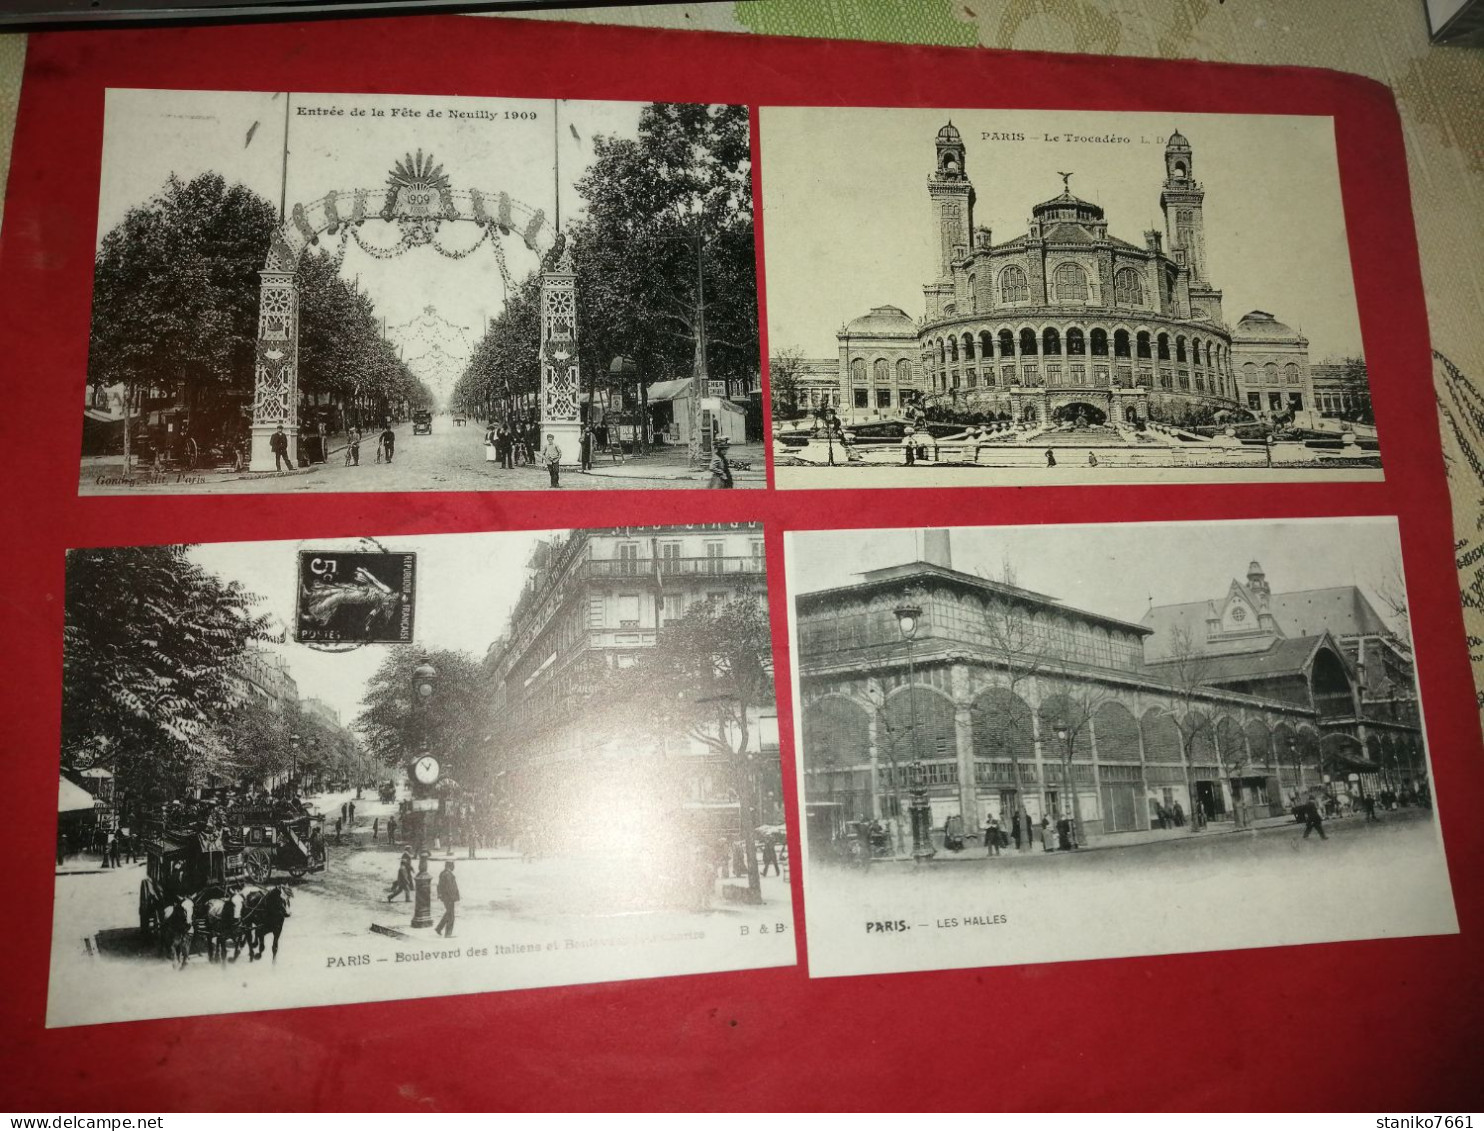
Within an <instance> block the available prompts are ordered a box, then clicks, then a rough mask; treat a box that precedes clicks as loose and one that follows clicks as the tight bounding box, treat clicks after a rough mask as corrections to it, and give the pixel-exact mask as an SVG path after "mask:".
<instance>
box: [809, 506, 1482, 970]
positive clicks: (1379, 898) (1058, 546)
mask: <svg viewBox="0 0 1484 1131" xmlns="http://www.w3.org/2000/svg"><path fill="white" fill-rule="evenodd" d="M786 551H787V561H788V583H789V593H790V599H791V602H792V604H791V616H792V634H793V641H794V657H795V659H794V673H795V686H794V695H795V700H794V701H795V703H796V704H797V708H796V711H795V716H794V717H795V720H796V724H797V742H796V744H795V745H796V750H797V762H796V765H797V771H798V772H797V780H798V782H799V783H800V789H801V791H802V796H801V798H800V802H799V808H800V811H801V813H802V814H803V818H804V828H803V846H804V858H805V868H804V892H805V901H804V906H805V913H806V916H807V927H808V937H809V968H810V972H811V973H812V974H816V975H845V974H866V973H883V972H888V971H897V970H925V969H938V968H950V967H965V966H995V965H1006V964H1016V963H1030V962H1051V961H1062V960H1070V959H1088V958H1112V957H1124V956H1130V955H1145V954H1165V953H1175V952H1181V951H1195V950H1224V949H1234V948H1243V947H1259V946H1279V945H1289V944H1296V943H1310V942H1333V941H1339V940H1347V939H1367V938H1379V937H1389V936H1401V935H1427V934H1447V933H1453V932H1455V931H1457V929H1458V927H1457V920H1456V918H1455V914H1454V909H1453V900H1452V895H1451V891H1450V888H1449V882H1448V873H1447V867H1446V864H1445V861H1444V856H1443V846H1442V839H1441V835H1440V832H1439V828H1438V823H1437V819H1436V815H1435V813H1434V808H1433V793H1432V785H1431V781H1432V779H1431V774H1430V772H1429V761H1428V751H1427V745H1426V742H1425V740H1424V728H1423V724H1422V707H1421V704H1420V703H1419V702H1418V695H1417V683H1416V679H1415V675H1414V670H1415V669H1414V657H1413V651H1412V642H1411V634H1410V628H1409V622H1408V618H1407V599H1406V589H1405V587H1404V584H1403V581H1402V576H1401V565H1400V563H1401V551H1400V542H1399V539H1398V535H1397V526H1396V523H1395V521H1394V520H1392V519H1389V518H1354V519H1319V520H1301V521H1285V522H1265V521H1263V522H1224V523H1170V524H1128V525H1121V526H1043V527H1000V528H960V529H953V530H944V529H930V530H872V531H844V530H842V531H811V532H807V533H795V534H790V535H789V536H788V541H787V546H786ZM1172 563H1176V564H1174V565H1172ZM1336 563H1344V564H1343V566H1340V565H1337V564H1336Z"/></svg>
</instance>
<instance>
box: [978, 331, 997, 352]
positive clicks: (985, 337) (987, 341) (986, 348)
mask: <svg viewBox="0 0 1484 1131" xmlns="http://www.w3.org/2000/svg"><path fill="white" fill-rule="evenodd" d="M979 356H980V357H993V356H994V335H993V334H991V333H990V332H989V331H988V330H981V331H979Z"/></svg>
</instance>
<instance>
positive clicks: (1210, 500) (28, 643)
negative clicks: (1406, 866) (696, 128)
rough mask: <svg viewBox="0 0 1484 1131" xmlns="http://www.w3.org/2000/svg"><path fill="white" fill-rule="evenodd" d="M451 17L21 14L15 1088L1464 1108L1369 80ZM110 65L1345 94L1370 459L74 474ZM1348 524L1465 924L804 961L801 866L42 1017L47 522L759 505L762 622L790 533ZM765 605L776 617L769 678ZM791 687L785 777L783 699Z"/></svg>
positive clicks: (1437, 596)
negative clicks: (630, 933)
mask: <svg viewBox="0 0 1484 1131" xmlns="http://www.w3.org/2000/svg"><path fill="white" fill-rule="evenodd" d="M454 19H455V18H427V19H423V18H418V19H402V20H396V21H383V20H366V21H351V22H334V23H330V22H324V23H305V24H296V25H266V24H259V25H253V26H246V27H231V28H225V27H223V28H195V29H171V30H158V29H156V30H150V31H133V30H131V31H116V32H76V33H60V34H49V35H38V36H35V37H33V38H32V40H31V43H30V48H29V58H28V62H27V72H26V83H25V87H24V89H23V92H22V98H21V108H20V116H19V122H18V126H17V132H16V145H15V157H14V166H13V169H12V172H11V178H10V186H9V190H8V196H7V199H6V208H5V216H4V228H3V245H0V256H3V258H0V311H3V312H4V323H3V326H0V357H3V358H4V368H5V373H6V380H5V391H6V394H7V401H8V403H7V405H6V411H5V418H4V423H3V425H0V427H3V428H4V439H3V448H0V450H3V452H4V454H5V456H6V459H5V466H6V468H7V470H8V482H7V483H6V485H5V490H6V496H7V498H6V501H7V511H8V521H7V524H6V525H7V528H8V529H9V530H10V532H11V537H12V539H13V541H12V543H11V553H10V557H9V559H8V561H9V565H8V567H7V573H8V575H9V576H10V579H11V580H10V581H9V582H8V583H7V585H6V593H7V596H8V598H9V599H8V601H7V602H6V604H7V606H8V611H9V623H8V625H7V631H6V633H5V638H6V645H5V647H6V652H7V657H6V659H7V662H6V665H5V666H6V672H7V674H6V675H5V677H4V678H3V679H0V696H3V699H0V710H3V717H4V719H5V721H6V731H7V732H8V737H7V741H6V743H5V747H6V753H7V755H8V756H9V757H8V760H7V765H6V773H5V778H4V781H5V787H6V797H7V800H8V801H9V804H7V805H6V806H5V813H6V817H7V820H6V833H7V836H6V845H7V850H8V851H7V855H8V856H9V857H10V861H11V862H10V864H9V865H8V866H7V867H6V868H5V876H6V878H7V880H8V883H7V884H6V888H5V892H6V895H7V897H8V898H7V899H6V901H5V906H6V909H7V914H6V916H5V927H4V930H3V931H0V948H3V950H0V970H3V972H4V973H3V977H4V980H5V981H4V993H3V994H0V1062H3V1063H4V1064H6V1065H7V1066H8V1068H7V1069H6V1070H5V1071H4V1072H3V1073H0V1107H10V1108H14V1109H21V1110H52V1109H58V1108H60V1109H62V1110H74V1111H80V1110H109V1109H112V1110H127V1109H136V1110H140V1111H148V1110H152V1109H153V1110H208V1109H213V1108H223V1109H247V1108H255V1107H274V1108H280V1107H281V1108H314V1107H325V1108H334V1109H365V1108H371V1109H376V1108H420V1109H423V1110H451V1109H460V1108H470V1107H490V1108H549V1107H562V1108H625V1107H638V1108H692V1107H694V1108H782V1107H797V1108H816V1107H819V1108H857V1107H859V1108H893V1107H905V1106H911V1107H919V1108H921V1107H936V1108H954V1109H958V1108H978V1107H983V1108H998V1107H1013V1108H1022V1109H1030V1110H1048V1109H1061V1108H1094V1109H1096V1108H1138V1107H1153V1108H1164V1107H1175V1108H1197V1109H1200V1108H1235V1109H1242V1110H1245V1109H1251V1108H1267V1107H1300V1108H1304V1107H1317V1108H1332V1109H1393V1110H1395V1109H1398V1108H1402V1107H1408V1106H1417V1107H1426V1108H1429V1109H1431V1110H1447V1109H1448V1108H1450V1107H1452V1108H1454V1109H1458V1108H1467V1107H1476V1108H1477V1107H1478V1106H1479V1105H1480V1102H1481V1095H1484V1091H1481V1085H1480V1083H1479V1058H1478V1049H1479V1048H1480V1047H1481V1037H1484V1020H1481V1011H1480V1009H1479V1003H1480V990H1479V988H1480V971H1479V957H1480V947H1479V938H1480V931H1481V929H1484V922H1481V910H1484V905H1481V885H1480V883H1479V881H1478V878H1477V876H1476V875H1475V874H1474V873H1473V870H1472V868H1471V866H1470V865H1471V863H1472V862H1473V861H1474V860H1475V859H1477V857H1478V854H1479V849H1480V846H1481V823H1480V821H1479V820H1478V819H1477V814H1478V813H1479V811H1480V807H1481V802H1484V788H1481V774H1480V771H1481V766H1484V763H1481V759H1480V739H1479V721H1478V715H1477V712H1476V709H1475V704H1474V689H1473V683H1472V680H1471V678H1470V671H1469V667H1468V660H1467V654H1466V650H1465V645H1464V632H1463V624H1462V619H1461V615H1460V611H1459V605H1458V581H1457V577H1456V574H1455V572H1454V568H1453V563H1452V558H1451V543H1452V528H1451V524H1450V513H1449V503H1448V495H1447V488H1446V485H1445V482H1444V474H1443V458H1442V455H1441V449H1440V446H1439V439H1438V422H1437V416H1436V413H1435V411H1434V400H1433V393H1432V372H1431V359H1430V356H1429V350H1428V337H1427V323H1426V311H1425V308H1424V305H1423V299H1422V282H1421V277H1420V273H1419V269H1418V264H1417V253H1416V247H1415V244H1414V240H1413V233H1412V223H1411V217H1410V211H1409V198H1408V189H1407V179H1406V161H1405V155H1404V152H1403V147H1402V139H1401V133H1400V130H1399V128H1398V123H1397V118H1396V113H1395V110H1394V107H1393V104H1392V100H1391V95H1390V93H1389V92H1388V91H1387V90H1386V89H1385V88H1384V87H1382V86H1380V85H1378V84H1375V83H1372V82H1369V81H1367V80H1362V79H1359V78H1354V77H1351V76H1344V75H1338V74H1334V73H1328V72H1317V71H1300V70H1292V69H1257V68H1242V67H1229V66H1221V65H1213V64H1191V63H1169V62H1160V61H1145V60H1127V59H1104V58H1091V57H1085V58H1076V57H1064V56H1052V55H1032V54H1004V53H998V52H991V51H954V50H946V49H925V48H903V47H894V46H881V45H868V44H843V43H829V42H821V41H814V40H767V39H755V38H750V37H741V36H737V37H733V36H727V35H698V34H693V33H674V32H650V31H634V30H628V29H614V28H591V27H583V26H578V25H568V24H542V23H532V22H526V21H522V20H509V21H506V20H467V19H466V20H461V21H460V22H458V23H455V22H454ZM107 86H134V87H180V88H191V87H195V88H202V89H249V90H296V91H325V92H337V91H343V92H362V91H364V92H386V93H418V94H439V93H443V94H461V95H508V96H520V97H532V98H536V97H557V96H560V97H583V98H610V99H633V100H640V101H650V100H673V101H697V102H723V101H726V102H747V103H751V104H753V105H761V104H768V103H777V104H788V103H806V104H839V105H901V106H937V107H945V108H955V107H964V106H983V107H996V106H1003V107H1014V108H1084V109H1085V108H1096V109H1109V110H1158V111H1169V112H1172V113H1174V112H1222V113H1257V114H1261V113H1283V114H1326V115H1333V116H1334V118H1335V122H1336V133H1337V139H1338V149H1339V159H1340V169H1341V183H1342V187H1343V194H1344V203H1345V214H1346V221H1347V225H1348V229H1349V232H1350V251H1351V257H1352V261H1353V264H1354V269H1355V274H1356V292H1357V297H1358V301H1359V304H1360V311H1361V321H1362V328H1363V333H1364V344H1365V353H1366V357H1367V360H1368V363H1369V367H1370V374H1371V382H1372V386H1373V390H1374V401H1375V407H1376V415H1377V419H1378V421H1379V423H1380V427H1381V437H1382V444H1383V455H1384V458H1385V462H1386V475H1387V480H1386V482H1384V483H1374V484H1371V483H1366V484H1345V485H1338V484H1335V485H1323V484H1314V485H1281V486H1264V485H1232V486H1189V487H1178V488H1162V487H1152V486H1140V487H1126V488H1117V487H1068V488H1013V489H1012V488H1002V489H955V490H942V491H930V490H895V491H880V490H877V491H856V492H841V491H835V492H827V493H819V492H781V493H780V492H773V491H769V492H766V493H765V492H744V491H737V492H734V493H733V494H731V495H719V494H715V493H710V492H695V493H676V492H665V493H663V494H646V493H644V492H633V493H612V492H608V493H603V494H591V495H589V494H584V493H581V492H578V491H564V492H561V493H560V494H559V495H552V494H546V493H488V494H438V493H418V494H406V495H396V496H384V495H383V496H378V495H368V494H352V495H337V496H324V495H320V496H303V497H286V496H259V497H250V496H223V497H205V496H198V497H190V496H179V497H170V498H159V497H154V498H122V499H120V498H88V499H80V498H78V496H77V491H76V485H77V477H78V463H77V459H78V451H79V449H80V442H81V441H80V420H79V418H80V413H79V412H78V406H79V405H80V404H81V403H82V399H83V391H84V373H85V367H86V360H87V358H86V350H87V331H88V318H89V291H90V284H91V264H92V253H93V246H94V237H95V227H96V220H97V185H98V174H99V160H100V150H101V142H102V132H103V90H104V88H105V87H107ZM860 156H861V159H862V161H863V162H867V163H868V162H869V160H870V140H869V139H868V138H862V139H861V153H860ZM754 176H756V171H755V172H754ZM861 238H863V239H869V238H870V234H869V233H868V232H863V233H862V235H861ZM764 353H765V354H766V340H765V341H764ZM1347 514H1397V515H1399V516H1400V520H1401V528H1402V535H1403V539H1404V543H1405V566H1406V571H1407V576H1408V580H1409V582H1410V588H1411V599H1412V618H1413V621H1414V625H1415V632H1416V640H1417V645H1418V655H1419V669H1420V672H1421V679H1422V696H1423V702H1424V704H1425V709H1426V715H1427V720H1428V723H1429V727H1428V731H1429V734H1428V737H1429V747H1430V750H1431V755H1432V759H1433V766H1434V780H1435V786H1436V793H1437V797H1438V807H1439V813H1440V816H1441V819H1442V822H1443V829H1444V834H1445V839H1446V842H1447V847H1448V855H1449V858H1450V861H1451V865H1452V873H1453V878H1454V894H1455V898H1456V901H1457V908H1458V915H1459V920H1460V924H1461V928H1462V933H1461V934H1459V935H1455V936H1447V937H1438V938H1419V939H1391V940H1375V941H1369V942H1352V943H1343V944H1333V945H1319V946H1303V947H1287V948H1271V949H1261V950H1246V951H1230V952H1217V953H1205V954H1186V955H1175V956H1169V957H1155V958H1143V959H1119V960H1116V961H1097V962H1073V963H1061V964H1054V965H1033V966H1021V967H1005V968H992V969H983V970H965V971H950V972H941V973H926V974H899V975H890V976H880V977H860V978H841V979H830V980H810V979H809V978H808V976H807V974H806V971H805V967H804V966H803V965H802V959H803V956H804V949H805V947H806V945H807V940H806V939H805V938H804V937H803V908H802V899H801V895H800V891H799V888H798V886H797V884H796V886H795V894H794V898H795V907H794V913H795V921H796V923H797V924H798V929H799V943H800V959H801V964H800V965H799V966H797V967H795V968H788V969H775V970H763V971H755V972H741V973H731V974H719V975H709V976H703V977H684V978H670V979H661V980H655V981H641V982H618V983H611V984H603V985H591V986H576V987H565V988H563V987H558V988H551V989H541V990H528V991H519V992H509V993H488V994H479V995H469V996H461V997H450V998H435V999H424V1000H417V1001H397V1002H388V1003H380V1004H367V1005H351V1006H343V1007H332V1008H316V1009H300V1010H286V1011H276V1012H265V1013H252V1014H236V1015H226V1016H217V1017H194V1018H183V1019H178V1020H164V1021H148V1022H135V1023H126V1024H115V1025H105V1026H94V1027H85V1028H73V1029H60V1030H51V1031H48V1030H46V1029H44V1028H43V1024H44V1015H45V1001H46V989H47V974H48V944H49V935H50V922H51V903H52V885H53V882H54V881H53V876H52V869H51V867H50V865H49V863H48V862H49V861H50V859H51V855H52V845H53V838H54V833H55V825H54V823H53V822H54V820H55V818H54V816H53V810H52V798H53V796H54V794H55V790H56V766H57V750H58V743H59V727H60V722H59V720H60V709H61V705H60V689H59V679H58V673H59V671H60V668H61V634H62V583H63V551H64V549H65V548H66V547H69V546H81V545H95V546H96V545H114V544H124V543H155V542H178V541H218V540H240V539H246V538H264V539H268V538H304V537H312V536H322V537H333V536H353V535H361V534H374V535H382V534H398V533H413V532H420V533H432V532H452V531H462V530H500V529H514V528H549V527H563V526H580V525H613V524H626V523H636V524H642V523H645V522H656V521H677V522H691V521H696V522H699V521H734V520H746V519H763V520H765V521H766V523H767V530H768V552H769V566H770V570H771V574H772V585H773V595H774V610H775V613H776V614H781V612H782V608H783V600H782V590H783V586H782V580H783V562H782V537H781V532H782V531H783V530H786V529H809V528H815V527H821V526H862V527H875V526H911V527H917V526H924V525H972V524H993V523H1002V522H1003V523H1009V522H1014V523H1024V522H1102V521H1108V520H1129V521H1136V520H1153V519H1222V518H1254V517H1288V516H1302V515H1347ZM471 583H473V579H471ZM783 626H784V619H783V617H782V616H781V615H777V616H775V632H774V640H775V646H776V649H777V656H778V660H779V664H778V666H779V680H778V683H779V687H780V688H783V689H786V688H787V687H788V686H789V680H788V665H787V652H786V637H785V631H784V627H783ZM779 707H780V724H781V728H782V730H783V733H784V737H785V746H784V767H785V769H784V774H785V787H786V790H785V792H786V793H789V794H790V795H791V792H792V786H793V772H792V753H791V746H790V744H789V743H788V741H787V736H788V735H789V734H790V733H791V719H790V710H789V704H788V702H787V696H786V695H784V696H783V697H782V700H781V701H780V704H779ZM795 825H796V822H795ZM796 837H797V833H795V838H796ZM794 848H795V850H797V840H796V839H795V843H794Z"/></svg>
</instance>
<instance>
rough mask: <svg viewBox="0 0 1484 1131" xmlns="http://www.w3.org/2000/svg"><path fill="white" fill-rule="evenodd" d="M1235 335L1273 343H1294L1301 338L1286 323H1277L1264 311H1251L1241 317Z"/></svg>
mask: <svg viewBox="0 0 1484 1131" xmlns="http://www.w3.org/2000/svg"><path fill="white" fill-rule="evenodd" d="M1236 333H1237V335H1239V336H1241V337H1243V338H1261V339H1264V340H1266V341H1274V342H1291V341H1296V340H1297V339H1299V338H1301V337H1302V336H1303V335H1301V334H1300V333H1299V332H1298V331H1297V330H1295V329H1294V328H1293V327H1292V326H1289V325H1288V324H1287V323H1284V322H1279V321H1278V320H1277V319H1276V318H1274V317H1273V316H1272V315H1271V314H1269V313H1268V312H1267V311H1266V310H1253V311H1251V312H1249V313H1247V314H1244V315H1242V320H1241V321H1240V322H1238V323H1237V330H1236Z"/></svg>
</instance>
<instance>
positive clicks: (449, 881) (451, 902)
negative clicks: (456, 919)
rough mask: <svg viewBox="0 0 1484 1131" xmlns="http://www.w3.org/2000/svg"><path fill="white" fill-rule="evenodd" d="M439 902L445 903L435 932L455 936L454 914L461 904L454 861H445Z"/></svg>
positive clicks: (439, 885) (439, 882)
mask: <svg viewBox="0 0 1484 1131" xmlns="http://www.w3.org/2000/svg"><path fill="white" fill-rule="evenodd" d="M438 902H439V903H441V904H443V918H442V919H439V920H438V925H437V926H436V927H434V928H433V930H434V932H435V933H437V934H440V935H442V936H443V937H444V938H446V939H451V938H453V915H454V911H455V910H457V908H458V905H459V882H458V880H456V879H454V878H453V861H452V860H445V861H444V862H443V871H442V872H441V873H440V874H439V876H438Z"/></svg>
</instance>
